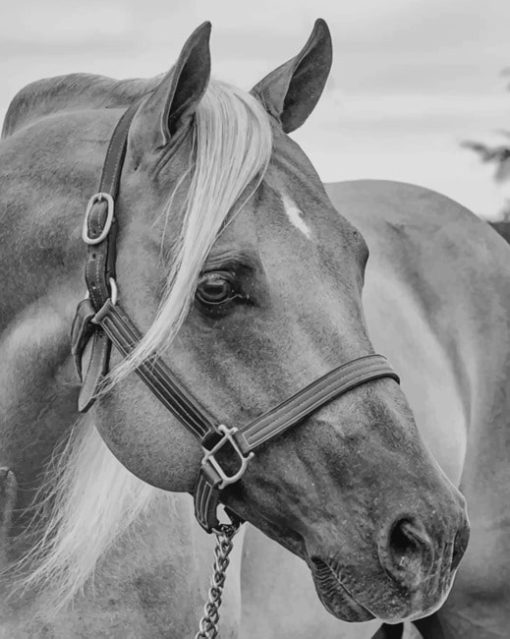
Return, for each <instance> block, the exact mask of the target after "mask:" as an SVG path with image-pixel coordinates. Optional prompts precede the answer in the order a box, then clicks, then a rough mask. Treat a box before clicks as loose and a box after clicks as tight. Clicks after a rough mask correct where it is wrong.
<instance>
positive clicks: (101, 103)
mask: <svg viewBox="0 0 510 639" xmlns="http://www.w3.org/2000/svg"><path fill="white" fill-rule="evenodd" d="M162 78H163V75H158V76H156V77H154V78H133V79H129V80H115V79H113V78H108V77H106V76H102V75H93V74H89V73H71V74H68V75H59V76H56V77H53V78H45V79H43V80H37V81H36V82H31V83H30V84H28V85H27V86H25V87H23V88H22V89H21V90H20V91H18V93H17V94H16V95H15V96H14V98H13V99H12V100H11V103H10V104H9V107H8V109H7V113H6V115H5V120H4V124H3V129H2V138H6V137H9V136H10V135H12V134H13V133H15V132H16V131H18V130H19V129H21V128H23V127H24V126H27V125H28V124H31V123H32V122H34V121H36V120H38V119H40V118H43V117H45V116H47V115H53V114H54V113H57V112H59V111H77V110H81V109H84V108H87V109H112V108H122V107H127V106H129V105H130V104H132V103H133V102H136V101H137V100H139V99H140V98H141V97H142V96H143V95H145V94H146V93H148V92H150V91H152V90H154V89H155V88H156V87H157V86H158V84H159V83H160V82H161V80H162Z"/></svg>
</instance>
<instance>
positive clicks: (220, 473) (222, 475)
mask: <svg viewBox="0 0 510 639" xmlns="http://www.w3.org/2000/svg"><path fill="white" fill-rule="evenodd" d="M218 431H219V432H220V433H221V434H222V438H221V439H220V440H219V441H218V442H217V443H216V444H215V445H214V446H213V447H212V448H211V449H210V450H209V449H208V448H204V449H203V450H204V456H203V457H202V470H203V471H204V472H206V473H207V472H208V471H209V474H210V470H211V469H212V471H213V473H214V474H215V475H216V477H217V478H219V479H217V481H216V482H215V484H216V487H217V488H218V489H219V490H222V489H223V488H225V486H228V485H229V484H235V482H236V481H239V480H240V479H241V477H242V476H243V475H244V472H245V470H246V467H247V466H248V462H249V461H250V459H251V458H252V457H253V456H254V453H248V455H245V454H244V453H243V451H242V450H241V447H240V446H239V444H238V442H237V440H236V438H235V435H236V433H237V432H238V429H237V428H235V427H232V428H228V427H227V426H225V425H224V424H220V425H219V426H218ZM227 442H228V443H229V444H230V445H231V447H232V449H233V450H234V452H235V453H236V455H237V457H238V459H239V462H240V464H241V465H240V467H239V469H238V471H237V472H236V473H234V474H233V475H227V473H226V472H225V471H224V470H223V468H222V467H221V465H220V463H219V462H218V460H217V459H216V457H215V455H216V453H217V452H218V451H219V450H220V449H221V448H223V446H224V445H225V444H226V443H227ZM208 467H209V468H208Z"/></svg>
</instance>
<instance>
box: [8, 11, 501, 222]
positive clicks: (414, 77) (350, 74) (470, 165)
mask: <svg viewBox="0 0 510 639" xmlns="http://www.w3.org/2000/svg"><path fill="white" fill-rule="evenodd" d="M318 17H321V18H324V19H325V20H326V21H327V22H328V25H329V27H330V30H331V33H332V37H333V44H334V64H333V69H332V72H331V76H330V79H329V81H328V84H327V87H326V90H325V92H324V95H323V98H322V99H321V102H320V103H319V105H318V107H317V108H316V110H315V111H314V113H313V114H312V115H311V116H310V118H309V119H308V120H307V122H306V123H305V124H304V125H303V127H302V128H301V129H299V130H298V131H297V132H296V133H295V134H293V137H294V138H295V139H296V140H297V141H298V142H299V144H301V146H302V147H303V149H304V150H305V152H306V153H307V154H308V155H309V157H310V158H311V160H312V162H313V163H314V164H315V166H316V168H317V170H318V171H319V174H320V175H321V177H322V178H323V180H325V181H341V180H352V179H361V178H378V179H391V180H398V181H404V182H412V183H415V184H420V185H422V186H426V187H429V188H432V189H434V190H437V191H440V192H441V193H444V194H445V195H448V196H449V197H451V198H453V199H455V200H457V201H459V202H460V203H461V204H463V205H464V206H467V207H468V208H470V209H471V210H473V211H474V212H475V213H477V214H478V215H481V216H484V217H492V218H494V217H496V216H497V214H498V211H499V210H501V208H502V207H503V204H504V202H505V199H506V198H509V199H510V184H508V183H507V184H500V185H497V184H496V183H495V182H494V180H493V179H492V176H493V168H491V167H490V166H487V165H483V164H481V163H480V160H479V158H478V157H477V156H476V155H475V154H474V153H473V152H470V151H468V150H466V149H464V148H462V147H461V143H462V142H463V141H465V140H476V141H484V142H489V143H491V142H498V141H501V139H502V138H501V137H500V133H499V132H500V131H501V130H504V129H506V128H508V129H509V130H510V92H508V91H507V86H508V85H509V84H510V75H508V76H505V75H504V74H503V73H502V72H503V70H504V69H505V68H506V67H510V32H509V26H508V25H510V2H508V0H484V2H483V3H482V2H481V1H480V0H348V1H346V0H308V1H304V0H250V1H249V2H245V1H244V0H209V1H207V0H88V1H87V2H83V0H80V2H76V1H75V0H44V2H41V1H36V0H19V1H18V2H13V1H12V0H10V1H9V2H8V4H7V2H5V0H4V3H3V6H2V20H1V21H0V77H1V78H2V82H1V83H0V117H1V118H3V115H4V114H5V111H6V109H7V106H8V104H9V101H10V100H11V99H12V97H13V96H14V95H15V93H16V91H18V90H19V89H20V88H21V87H23V86H24V85H25V84H27V83H29V82H31V81H33V80H36V79H40V78H43V77H50V76H53V75H60V74H64V73H74V72H77V71H85V72H90V73H99V74H102V75H109V76H112V77H116V78H127V77H150V76H153V75H156V74H158V73H161V72H163V71H165V70H167V69H168V68H170V67H171V65H172V64H173V62H174V61H175V59H176V57H177V55H178V53H179V50H180V48H181V46H182V44H183V43H184V41H185V40H186V38H187V37H188V35H189V34H190V33H191V32H192V31H193V29H194V28H195V27H196V26H198V25H199V24H200V23H201V22H202V21H204V20H211V22H212V25H213V32H212V64H213V74H214V75H215V76H216V77H217V78H220V79H223V80H227V81H229V82H231V83H233V84H236V85H238V86H241V87H243V88H245V89H250V88H251V86H253V85H254V84H255V83H256V82H257V81H258V80H259V79H260V78H262V77H263V76H264V75H265V74H266V73H268V72H269V71H271V70H272V69H273V68H275V67H276V66H278V65H280V64H281V63H282V62H284V61H285V60H287V59H288V58H290V57H292V56H293V55H295V54H296V53H297V52H298V51H299V50H300V48H301V47H302V46H303V44H304V42H305V41H306V39H307V37H308V35H309V33H310V31H311V29H312V26H313V22H314V20H315V19H316V18H318Z"/></svg>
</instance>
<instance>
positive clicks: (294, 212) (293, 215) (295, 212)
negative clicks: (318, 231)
mask: <svg viewBox="0 0 510 639" xmlns="http://www.w3.org/2000/svg"><path fill="white" fill-rule="evenodd" d="M282 202H283V207H284V209H285V213H286V214H287V217H288V218H289V220H290V221H291V223H292V224H293V225H294V226H295V227H296V228H297V229H298V230H299V231H301V233H303V235H305V236H306V237H307V238H308V239H310V238H311V237H312V231H311V230H310V228H309V227H308V225H307V224H306V222H305V221H304V220H303V213H302V212H301V211H300V210H299V209H298V207H297V205H296V203H295V202H294V201H293V200H292V199H291V198H290V197H289V196H288V195H287V194H286V193H282Z"/></svg>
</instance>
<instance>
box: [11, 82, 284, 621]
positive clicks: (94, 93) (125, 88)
mask: <svg viewBox="0 0 510 639" xmlns="http://www.w3.org/2000/svg"><path fill="white" fill-rule="evenodd" d="M67 83H70V86H68V85H67ZM156 84H157V80H156V79H151V80H147V81H141V80H127V81H125V82H120V83H117V82H115V81H114V80H110V79H108V78H102V77H99V76H83V75H77V76H64V77H62V78H56V79H53V80H43V81H41V83H34V84H33V85H29V87H27V88H26V89H24V90H23V91H22V92H21V94H19V95H18V96H17V97H16V98H15V99H14V100H13V103H12V104H11V106H10V108H9V113H8V117H7V119H6V123H5V127H4V135H10V134H12V133H13V131H15V130H16V129H19V128H20V127H21V126H25V125H27V124H28V122H29V121H34V120H36V119H37V118H41V117H44V116H45V115H46V114H50V113H55V112H57V111H58V110H59V109H61V110H69V109H84V108H90V107H91V106H94V107H97V108H102V107H105V106H121V105H125V104H124V103H126V102H131V101H132V100H133V99H134V98H135V97H140V96H141V95H143V94H144V93H146V92H147V91H149V90H151V89H152V88H154V87H155V86H156ZM74 91H76V94H74V93H73V92H74ZM190 135H192V142H193V143H192V150H191V156H190V163H189V169H188V171H187V173H186V174H185V175H188V177H189V187H187V189H188V191H187V195H186V197H185V198H184V204H183V205H182V206H183V211H182V220H183V223H182V228H181V234H180V237H178V238H177V239H176V241H175V244H174V250H173V251H172V254H173V263H172V264H171V267H170V273H169V275H168V278H167V287H166V290H165V292H164V294H163V297H162V300H161V302H160V307H159V310H158V311H157V315H156V318H155V320H154V322H153V324H152V326H151V327H150V328H149V330H148V331H147V333H146V334H145V337H144V339H143V340H142V342H141V343H140V345H139V346H138V348H137V349H135V351H134V353H133V354H132V356H131V357H130V358H129V359H128V360H127V361H125V362H124V363H123V364H122V365H121V366H120V368H119V369H118V370H117V371H116V372H115V371H114V375H113V378H112V384H115V383H116V382H117V381H118V380H119V379H121V378H122V377H123V376H124V375H126V374H128V373H129V372H131V371H132V370H134V369H135V368H136V366H137V364H138V363H139V362H140V361H142V360H144V359H147V358H148V357H150V356H151V355H152V353H154V352H161V351H163V350H164V349H166V348H167V347H168V345H169V343H170V342H171V341H172V339H173V338H174V337H175V335H176V333H177V331H178V330H179V327H180V326H181V325H182V322H183V321H184V319H185V317H186V315H187V310H188V308H189V304H190V300H191V299H192V298H193V293H194V290H195V287H196V281H197V279H198V277H199V274H200V269H201V267H202V264H203V263H204V261H205V259H206V257H207V255H208V253H209V251H210V249H211V247H212V246H213V244H214V242H215V241H216V239H217V237H218V234H219V233H220V232H221V229H222V228H223V227H224V225H225V223H226V220H227V218H228V216H229V215H231V214H232V211H234V210H235V211H238V210H239V209H240V207H241V206H242V205H243V204H244V203H245V202H246V200H247V199H248V198H249V197H250V196H251V194H252V193H253V192H254V190H255V189H256V188H257V186H258V184H259V183H260V181H261V180H262V178H263V176H264V174H265V171H266V169H267V166H268V163H269V160H270V157H271V153H272V144H273V142H272V131H271V124H270V121H269V117H268V114H267V113H266V111H265V110H264V108H263V107H262V105H261V104H260V103H259V102H258V101H257V100H256V99H255V98H254V97H253V96H252V95H250V94H249V93H247V92H245V91H242V90H240V89H237V88H235V87H232V86H230V85H228V84H224V83H221V82H218V81H215V80H211V81H210V83H209V86H208V89H207V91H206V93H205V95H204V96H203V98H202V100H201V101H200V104H199V105H198V107H197V110H196V113H195V117H194V119H193V123H192V124H191V131H190ZM178 182H179V183H178V185H177V187H176V189H177V188H181V186H182V179H181V180H180V181H178ZM174 193H175V191H174ZM174 193H169V194H168V200H167V205H166V207H165V211H164V213H165V214H166V216H167V218H168V216H169V215H170V214H171V211H170V209H171V208H172V203H173V196H174ZM172 215H175V211H174V212H173V213H172ZM154 401H156V400H154ZM45 484H46V489H45V490H42V492H41V494H40V496H39V501H40V503H41V504H42V505H41V508H40V509H37V508H36V509H35V515H34V521H35V525H37V521H39V522H42V524H43V526H44V528H45V531H44V533H43V535H42V537H41V538H40V540H39V542H38V543H37V544H36V545H35V546H34V547H33V548H32V549H31V551H29V552H28V554H27V555H26V556H25V557H24V558H23V559H22V560H21V561H20V562H19V563H18V565H16V566H14V567H13V568H12V570H13V571H14V573H16V572H19V573H20V574H21V577H20V578H19V579H18V588H17V589H16V590H17V591H18V592H19V590H20V589H23V590H27V589H28V590H33V589H36V590H44V592H45V613H44V614H45V616H51V615H53V614H56V613H57V612H58V611H59V610H60V609H62V608H63V607H64V606H65V605H66V604H67V603H69V602H70V601H71V600H72V599H73V597H74V596H75V595H76V594H77V593H78V592H79V591H81V590H82V588H83V587H84V585H85V584H86V583H87V581H88V580H89V578H90V577H91V576H92V575H93V573H94V571H95V568H96V565H97V563H98V561H99V560H100V559H101V557H102V556H103V555H104V554H105V552H106V551H107V550H108V549H109V548H111V547H112V545H114V544H115V541H116V540H118V538H119V536H120V535H122V534H123V533H124V532H125V531H126V530H127V528H128V527H129V526H130V525H131V524H132V523H133V522H134V521H135V520H136V519H137V518H139V517H140V515H141V514H142V513H144V512H146V511H147V509H148V508H149V506H150V505H151V504H153V503H154V497H155V496H156V495H158V494H159V495H162V491H159V490H157V489H155V488H153V487H151V486H149V485H147V484H145V483H144V482H142V481H140V480H139V479H138V478H136V477H135V476H134V475H132V474H131V473H130V472H129V471H128V470H127V469H126V468H124V467H123V466H122V465H121V464H120V462H118V461H117V459H116V458H115V457H114V456H113V455H112V453H111V452H110V451H109V450H108V448H107V447H106V445H105V443H104V442H103V441H102V439H101V437H100V436H99V434H98V432H97V430H96V428H95V427H94V426H93V423H92V418H87V419H86V422H85V424H83V423H81V425H80V426H79V427H78V428H75V429H74V430H72V432H71V434H70V437H69V439H68V441H67V444H66V445H65V446H64V447H63V448H62V449H61V450H60V451H57V452H56V454H55V456H54V459H53V461H52V462H51V463H50V464H49V465H48V469H47V479H46V482H45ZM166 495H167V497H166V499H167V500H168V499H170V500H172V495H171V493H166ZM163 497H164V498H165V494H163Z"/></svg>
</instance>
